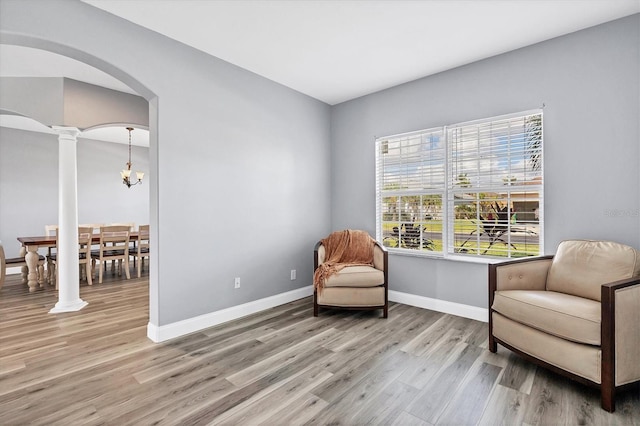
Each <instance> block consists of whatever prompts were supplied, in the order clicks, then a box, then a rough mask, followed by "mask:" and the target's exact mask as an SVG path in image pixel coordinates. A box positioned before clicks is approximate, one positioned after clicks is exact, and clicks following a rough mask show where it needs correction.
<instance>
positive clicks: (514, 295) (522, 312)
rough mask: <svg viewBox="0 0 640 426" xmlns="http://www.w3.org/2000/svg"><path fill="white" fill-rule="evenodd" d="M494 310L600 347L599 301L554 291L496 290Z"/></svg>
mask: <svg viewBox="0 0 640 426" xmlns="http://www.w3.org/2000/svg"><path fill="white" fill-rule="evenodd" d="M493 310H494V311H495V312H499V313H500V314H502V315H503V316H505V317H507V318H510V319H512V320H514V321H517V322H519V323H521V324H524V325H527V326H530V327H533V328H536V329H538V330H541V331H544V332H546V333H549V334H553V335H554V336H558V337H561V338H563V339H567V340H571V341H573V342H578V343H586V344H589V345H597V346H600V303H598V302H596V301H593V300H590V299H585V298H582V297H577V296H572V295H569V294H563V293H556V292H553V291H523V290H507V291H497V292H496V294H495V299H494V301H493Z"/></svg>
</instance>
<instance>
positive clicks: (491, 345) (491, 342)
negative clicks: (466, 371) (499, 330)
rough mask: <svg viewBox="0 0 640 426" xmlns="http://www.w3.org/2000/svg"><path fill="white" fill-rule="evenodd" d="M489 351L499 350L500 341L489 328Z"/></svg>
mask: <svg viewBox="0 0 640 426" xmlns="http://www.w3.org/2000/svg"><path fill="white" fill-rule="evenodd" d="M489 351H490V352H493V353H494V354H495V353H496V352H498V343H496V339H494V338H493V334H492V333H491V330H489Z"/></svg>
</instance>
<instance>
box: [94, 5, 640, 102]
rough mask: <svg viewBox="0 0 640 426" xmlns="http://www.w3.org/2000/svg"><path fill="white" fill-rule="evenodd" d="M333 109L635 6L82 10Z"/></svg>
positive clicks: (619, 14)
mask: <svg viewBox="0 0 640 426" xmlns="http://www.w3.org/2000/svg"><path fill="white" fill-rule="evenodd" d="M83 1H84V2H85V3H89V4H91V5H94V6H96V7H99V8H101V9H104V10H106V11H108V12H111V13H113V14H115V15H118V16H120V17H122V18H124V19H127V20H129V21H131V22H134V23H136V24H138V25H142V26H144V27H147V28H149V29H151V30H154V31H157V32H159V33H161V34H165V35H167V36H168V37H171V38H173V39H176V40H178V41H181V42H183V43H185V44H188V45H190V46H193V47H195V48H197V49H200V50H202V51H204V52H207V53H209V54H211V55H214V56H217V57H219V58H222V59H224V60H226V61H228V62H231V63H233V64H236V65H238V66H240V67H242V68H246V69H248V70H250V71H253V72H255V73H257V74H260V75H262V76H264V77H267V78H269V79H271V80H274V81H276V82H278V83H281V84H283V85H285V86H288V87H291V88H293V89H295V90H298V91H300V92H302V93H306V94H307V95H309V96H312V97H314V98H316V99H319V100H321V101H324V102H326V103H328V104H331V105H334V104H337V103H340V102H344V101H346V100H349V99H353V98H356V97H359V96H362V95H366V94H368V93H372V92H376V91H378V90H381V89H385V88H388V87H392V86H395V85H398V84H400V83H404V82H407V81H411V80H415V79H417V78H420V77H424V76H427V75H430V74H434V73H437V72H440V71H445V70H447V69H451V68H454V67H457V66H460V65H464V64H468V63H471V62H474V61H477V60H479V59H483V58H487V57H490V56H494V55H497V54H500V53H504V52H507V51H510V50H514V49H517V48H520V47H523V46H528V45H531V44H534V43H537V42H540V41H543V40H547V39H550V38H553V37H557V36H560V35H563V34H567V33H570V32H574V31H577V30H580V29H583V28H586V27H590V26H593V25H597V24H600V23H603V22H606V21H611V20H613V19H617V18H620V17H623V16H627V15H631V14H633V13H637V12H640V0H465V1H460V0H423V1H416V0H413V1H399V0H396V1H383V0H377V1H373V0H369V1H363V0H358V1H338V0H321V1H292V0H284V1H282V0H268V1H264V0H245V1H237V0H234V1H229V0H227V1H224V0H215V1H213V0H163V1H158V0H136V1H130V0H83Z"/></svg>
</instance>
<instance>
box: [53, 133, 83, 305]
mask: <svg viewBox="0 0 640 426" xmlns="http://www.w3.org/2000/svg"><path fill="white" fill-rule="evenodd" d="M52 128H53V130H55V131H56V132H57V133H58V146H59V148H58V252H57V262H56V263H57V270H58V303H56V306H54V307H53V309H51V310H50V311H49V313H52V314H54V313H58V312H72V311H79V310H80V309H82V308H84V307H85V306H86V305H87V302H85V301H84V300H82V299H80V271H79V268H78V170H77V155H76V145H77V137H78V135H79V134H80V130H78V129H77V128H75V127H57V126H53V127H52Z"/></svg>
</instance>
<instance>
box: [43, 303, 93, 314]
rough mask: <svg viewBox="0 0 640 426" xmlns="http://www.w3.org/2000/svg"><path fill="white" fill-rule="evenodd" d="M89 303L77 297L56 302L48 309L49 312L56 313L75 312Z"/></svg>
mask: <svg viewBox="0 0 640 426" xmlns="http://www.w3.org/2000/svg"><path fill="white" fill-rule="evenodd" d="M88 304H89V303H87V302H85V301H84V300H82V299H78V300H76V301H74V302H66V303H62V302H58V303H56V305H55V306H54V307H53V308H52V309H51V310H50V311H49V313H50V314H58V313H61V312H75V311H79V310H80V309H82V308H84V307H85V306H87V305H88Z"/></svg>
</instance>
